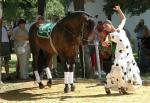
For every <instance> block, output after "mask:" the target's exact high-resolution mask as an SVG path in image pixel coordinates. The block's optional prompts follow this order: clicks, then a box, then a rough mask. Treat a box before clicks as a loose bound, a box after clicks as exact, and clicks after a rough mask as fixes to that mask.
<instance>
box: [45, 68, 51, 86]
mask: <svg viewBox="0 0 150 103" xmlns="http://www.w3.org/2000/svg"><path fill="white" fill-rule="evenodd" d="M45 71H46V75H47V79H48V82H47V86H48V87H51V86H52V74H51V71H50V68H49V67H46V69H45Z"/></svg>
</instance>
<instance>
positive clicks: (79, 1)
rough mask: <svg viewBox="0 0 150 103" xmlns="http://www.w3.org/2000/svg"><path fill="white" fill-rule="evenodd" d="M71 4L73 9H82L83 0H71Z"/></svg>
mask: <svg viewBox="0 0 150 103" xmlns="http://www.w3.org/2000/svg"><path fill="white" fill-rule="evenodd" d="M73 4H74V10H75V11H78V10H81V11H84V0H73Z"/></svg>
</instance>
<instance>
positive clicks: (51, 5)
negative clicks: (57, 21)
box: [46, 0, 66, 18]
mask: <svg viewBox="0 0 150 103" xmlns="http://www.w3.org/2000/svg"><path fill="white" fill-rule="evenodd" d="M65 3H66V2H64V0H48V1H47V4H46V17H47V18H52V17H53V16H54V15H57V16H58V17H63V16H64V15H65V6H64V5H65Z"/></svg>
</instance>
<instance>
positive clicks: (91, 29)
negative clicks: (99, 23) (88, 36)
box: [88, 19, 95, 32]
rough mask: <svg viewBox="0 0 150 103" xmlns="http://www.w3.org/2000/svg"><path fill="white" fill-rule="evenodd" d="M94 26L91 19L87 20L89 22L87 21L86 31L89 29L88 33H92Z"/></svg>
mask: <svg viewBox="0 0 150 103" xmlns="http://www.w3.org/2000/svg"><path fill="white" fill-rule="evenodd" d="M94 26H95V22H94V20H93V19H89V20H88V29H89V31H90V32H92V31H93V29H94Z"/></svg>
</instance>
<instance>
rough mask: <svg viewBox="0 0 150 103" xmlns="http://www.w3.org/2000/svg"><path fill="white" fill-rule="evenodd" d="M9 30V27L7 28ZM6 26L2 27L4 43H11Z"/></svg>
mask: <svg viewBox="0 0 150 103" xmlns="http://www.w3.org/2000/svg"><path fill="white" fill-rule="evenodd" d="M6 28H7V27H6ZM6 28H5V27H4V26H3V27H2V40H1V41H2V42H9V38H8V31H7V30H8V29H6Z"/></svg>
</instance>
